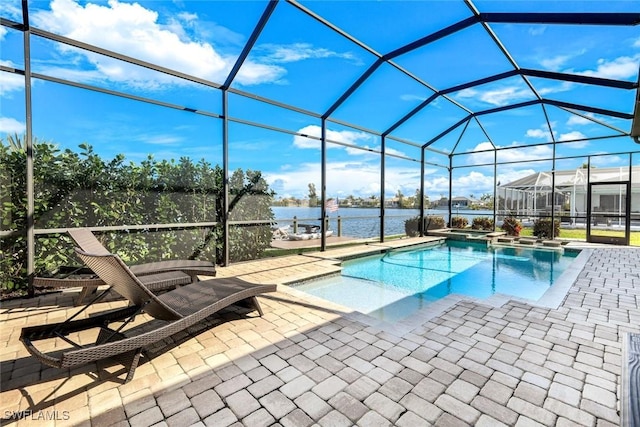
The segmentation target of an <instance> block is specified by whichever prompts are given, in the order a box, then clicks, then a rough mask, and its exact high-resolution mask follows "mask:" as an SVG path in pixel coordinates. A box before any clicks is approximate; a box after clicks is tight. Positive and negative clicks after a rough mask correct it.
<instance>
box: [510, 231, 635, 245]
mask: <svg viewBox="0 0 640 427" xmlns="http://www.w3.org/2000/svg"><path fill="white" fill-rule="evenodd" d="M598 234H599V235H604V236H620V232H616V231H613V230H612V231H607V230H598ZM520 235H521V236H524V237H530V236H533V228H530V227H524V228H523V229H522V231H520ZM557 237H558V238H560V239H576V240H584V241H586V240H587V230H586V229H579V228H561V229H560V235H559V236H557ZM629 244H630V245H631V246H640V231H632V232H631V237H630V239H629Z"/></svg>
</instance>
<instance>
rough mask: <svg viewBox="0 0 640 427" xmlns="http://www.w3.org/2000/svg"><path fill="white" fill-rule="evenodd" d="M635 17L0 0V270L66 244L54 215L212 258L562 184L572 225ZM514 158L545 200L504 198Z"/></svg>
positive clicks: (629, 113)
mask: <svg viewBox="0 0 640 427" xmlns="http://www.w3.org/2000/svg"><path fill="white" fill-rule="evenodd" d="M639 22H640V8H639V7H638V5H637V4H636V3H634V2H627V1H613V2H612V1H592V2H547V1H543V2H512V1H505V2H503V1H475V2H472V1H447V2H437V1H407V2H404V1H400V2H396V1H382V2H368V1H365V2H348V1H347V2H321V1H295V0H290V1H285V0H281V1H251V2H248V1H247V2H245V1H243V2H238V1H216V2H211V1H199V2H157V1H136V2H131V1H119V0H111V1H108V2H105V1H98V0H96V1H74V0H50V1H28V0H24V1H16V0H7V1H3V2H2V4H1V5H0V24H1V26H0V41H1V43H2V49H1V50H0V71H1V72H0V78H1V80H0V83H1V85H2V110H1V116H0V123H1V124H2V127H1V129H0V133H1V137H2V144H1V148H0V149H1V152H0V154H1V157H0V161H1V162H2V165H1V169H2V171H1V172H0V187H1V188H2V193H1V194H0V199H1V202H2V226H1V227H2V228H1V229H0V238H1V242H2V255H3V256H2V261H0V262H1V263H2V273H0V274H2V276H1V277H0V281H1V282H2V283H3V286H5V288H8V289H12V288H20V287H24V286H26V285H25V284H26V281H27V279H28V278H30V277H33V276H34V275H39V274H46V273H50V272H54V271H58V270H59V269H61V268H62V267H63V266H67V265H69V264H73V263H74V261H75V260H74V257H73V255H72V251H71V243H70V242H69V241H67V240H66V238H65V237H64V232H65V231H66V230H67V229H69V228H75V227H88V228H90V229H91V230H92V231H94V232H95V233H97V234H98V235H100V236H101V238H103V239H104V240H105V242H106V243H107V244H108V245H109V247H110V248H111V249H112V250H114V251H118V253H120V254H121V256H123V258H124V259H125V260H126V261H143V260H153V259H161V258H164V257H170V256H179V257H189V258H199V259H211V260H213V259H215V261H216V262H217V263H218V264H222V265H228V264H229V263H233V262H237V261H243V260H247V259H254V258H260V257H263V256H273V255H277V254H278V253H280V252H277V251H275V250H274V245H273V238H274V234H273V232H274V230H277V229H280V228H283V227H285V226H287V227H288V226H291V227H292V229H293V230H295V231H297V228H298V227H302V226H305V225H308V226H316V227H319V229H320V233H319V238H318V239H315V240H313V241H311V240H310V241H309V242H308V245H309V246H311V247H314V248H316V249H319V250H323V251H324V250H331V248H332V247H333V246H332V245H331V242H332V239H336V238H338V237H340V238H344V239H347V240H348V239H352V240H359V241H362V240H369V241H370V240H374V241H384V240H385V239H390V238H397V237H398V236H402V235H404V233H405V228H404V224H405V222H406V221H407V220H410V219H412V218H416V217H418V218H420V217H424V216H442V217H443V219H444V220H445V222H450V221H451V218H452V217H453V216H460V215H464V216H466V217H467V218H468V219H469V222H471V221H472V220H473V218H475V217H490V218H491V219H492V220H493V221H494V226H495V227H496V228H499V225H500V221H501V219H502V218H503V217H504V216H505V215H507V214H510V213H512V212H511V211H512V210H514V209H515V211H516V212H515V214H516V215H522V216H523V218H524V217H525V216H526V217H527V218H534V217H549V218H551V219H552V220H555V219H556V218H557V217H560V218H561V217H562V216H566V215H565V214H566V212H565V211H564V210H563V208H564V207H565V206H564V205H565V203H566V198H567V197H568V198H569V200H570V204H569V207H570V211H569V215H568V216H569V217H570V222H572V223H577V222H581V221H582V222H583V223H585V224H591V223H592V222H593V221H591V216H592V214H593V216H594V217H595V216H596V215H601V214H603V213H602V212H597V211H593V208H595V207H597V206H595V205H591V198H590V197H589V196H586V194H590V188H592V187H590V186H591V185H593V184H597V183H598V182H599V181H598V179H597V178H594V179H592V180H590V179H589V178H588V177H587V178H586V181H585V180H584V177H583V176H582V175H581V178H580V179H581V180H578V181H576V180H577V176H578V172H579V171H581V168H582V166H583V165H586V170H587V171H591V174H593V176H594V177H596V175H597V174H594V172H597V171H600V170H605V169H606V168H617V169H618V170H622V171H625V172H623V173H621V174H620V179H619V180H617V181H615V184H611V182H609V184H611V185H617V186H618V187H617V190H618V193H617V194H618V198H617V199H616V200H617V204H618V207H621V206H623V204H624V207H625V208H624V210H622V209H618V211H617V214H616V215H618V219H619V221H618V222H619V223H622V222H624V224H625V227H627V226H630V225H631V223H632V218H634V215H636V216H637V215H638V214H639V212H638V210H637V207H638V203H639V202H638V199H639V198H640V195H639V194H638V192H637V191H636V190H630V188H637V187H638V183H639V182H640V175H639V172H638V168H639V167H640V145H638V143H637V142H638V137H639V136H640V118H639V116H640V112H639V111H638V110H639V107H638V79H639V77H638V70H639V64H640V37H639V36H638V26H637V25H638V23H639ZM565 170H569V171H573V172H572V173H574V175H573V176H572V178H568V179H569V180H571V179H573V180H574V182H572V183H567V181H565V178H564V175H563V174H562V173H561V172H560V171H565ZM530 176H536V182H537V181H540V184H541V187H540V188H544V190H540V189H539V188H538V184H537V183H536V184H534V187H535V188H534V193H535V192H536V191H544V192H545V194H548V196H545V203H546V204H545V209H546V210H544V211H543V210H540V209H537V208H536V207H534V208H533V209H534V211H533V212H529V211H526V212H520V211H519V210H520V209H529V210H530V209H531V208H532V205H531V202H530V201H525V199H526V200H529V199H527V197H529V198H531V197H532V196H530V195H527V196H525V194H530V189H529V188H528V187H527V188H524V187H523V186H522V185H520V184H518V185H516V184H517V183H519V182H523V180H525V181H526V180H527V179H528V178H527V177H530ZM542 181H544V182H542ZM509 183H511V186H510V187H505V185H506V184H509ZM514 183H516V184H514ZM627 185H629V187H626V186H627ZM574 187H575V191H574V190H573V188H574ZM578 187H579V188H580V191H583V190H584V193H580V192H579V191H578ZM623 187H624V189H623ZM595 188H596V190H597V189H604V187H595ZM627 188H629V190H628V191H627ZM505 190H506V191H512V192H518V191H519V192H520V193H518V194H520V195H519V196H518V200H519V201H517V202H514V200H515V196H514V197H512V198H511V199H510V200H507V198H506V196H501V194H503V193H502V191H505ZM596 190H594V194H596V193H597V191H596ZM614 190H615V189H613V190H612V189H607V191H608V193H607V194H609V193H610V192H611V191H614ZM623 190H624V191H623ZM623 193H624V195H623ZM513 194H515V193H513ZM461 197H464V198H466V199H468V200H471V201H475V202H474V203H470V205H469V209H463V210H460V206H459V205H454V204H453V200H456V198H461ZM501 197H502V198H501ZM520 197H521V198H522V200H520V199H519V198H520ZM576 197H577V198H578V199H580V200H583V199H581V198H586V199H584V204H583V205H579V204H578V202H576V201H575V200H573V199H572V198H576ZM533 199H534V201H533V202H534V203H537V202H535V201H536V200H537V199H538V197H537V196H533ZM571 200H573V201H571ZM594 200H595V199H594ZM623 200H624V203H623V202H622V201H623ZM442 201H444V203H442ZM439 202H440V203H439ZM503 202H504V203H505V204H504V205H503V204H502V203H503ZM507 203H511V205H508V206H507ZM513 203H516V205H514V204H513ZM612 203H616V202H615V201H614V202H612ZM514 206H515V207H514ZM579 207H580V209H578V208H579ZM582 207H584V209H582ZM547 208H548V209H547ZM574 208H576V209H574ZM623 211H624V212H623ZM604 214H606V213H604ZM563 222H564V221H563ZM420 223H422V222H420ZM329 230H332V232H333V235H332V236H328V234H329V233H327V232H328V231H329ZM421 232H424V230H421ZM560 237H562V234H561V236H560ZM582 238H583V239H586V240H588V234H585V236H584V237H582ZM628 240H629V239H627V243H628ZM276 249H277V248H276ZM3 289H4V288H3Z"/></svg>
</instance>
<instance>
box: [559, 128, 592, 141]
mask: <svg viewBox="0 0 640 427" xmlns="http://www.w3.org/2000/svg"><path fill="white" fill-rule="evenodd" d="M584 138H586V136H585V135H584V134H583V133H582V132H579V131H577V130H574V131H571V132H568V133H563V134H560V137H559V138H558V141H573V140H576V139H584Z"/></svg>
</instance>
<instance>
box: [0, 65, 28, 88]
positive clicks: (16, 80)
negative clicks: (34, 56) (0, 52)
mask: <svg viewBox="0 0 640 427" xmlns="http://www.w3.org/2000/svg"><path fill="white" fill-rule="evenodd" d="M0 65H4V66H5V67H10V68H15V66H16V65H15V64H14V63H13V62H11V61H2V60H0ZM22 90H24V76H21V75H19V74H12V73H7V72H4V71H0V96H3V97H4V96H8V95H9V94H10V93H11V92H17V91H22Z"/></svg>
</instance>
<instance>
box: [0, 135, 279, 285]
mask: <svg viewBox="0 0 640 427" xmlns="http://www.w3.org/2000/svg"><path fill="white" fill-rule="evenodd" d="M25 146H26V145H25V144H24V140H23V139H22V138H20V137H18V136H15V137H13V136H10V137H7V138H0V205H1V206H2V208H1V209H0V230H2V231H15V233H13V234H8V235H7V236H6V237H3V238H2V239H0V293H5V292H14V291H24V290H26V289H27V286H28V281H27V239H26V231H25V230H26V229H27V215H26V213H27V197H26V194H27V183H26V177H27V167H26V158H27V156H26V149H25ZM33 146H34V147H33V148H34V164H35V167H34V182H35V184H34V193H35V194H34V199H35V200H34V219H35V221H36V224H37V227H38V228H45V229H46V228H58V229H60V228H74V227H91V226H124V225H150V227H149V230H138V231H130V232H122V231H121V232H114V233H102V234H103V239H104V240H105V244H106V245H107V247H108V248H109V249H110V250H112V251H117V252H118V255H120V256H121V257H122V258H123V259H124V261H125V262H130V263H140V262H146V261H157V260H160V259H170V258H190V259H207V260H211V261H214V260H215V261H216V262H217V263H221V262H222V261H223V260H224V258H223V256H224V253H223V251H222V249H223V231H224V229H223V224H222V222H221V221H220V220H221V219H222V218H224V217H225V212H224V210H223V201H224V200H223V198H224V193H223V191H222V189H223V186H222V183H223V182H224V179H225V176H224V173H223V170H222V168H221V167H220V166H218V165H212V164H210V163H208V162H206V161H205V160H201V161H199V162H194V161H192V160H191V159H189V158H187V157H182V158H180V159H179V160H178V161H174V160H170V161H169V160H161V161H159V160H155V159H153V157H152V156H149V157H147V158H146V159H144V160H142V161H140V162H138V163H134V162H126V161H125V157H124V155H122V154H118V155H116V156H115V157H114V158H113V159H111V160H107V159H103V158H102V157H101V156H99V155H98V154H97V153H95V152H94V151H93V148H92V147H91V146H90V145H89V144H86V143H83V144H81V145H80V146H79V147H80V150H79V151H78V152H74V151H72V150H70V149H65V150H61V149H60V148H58V147H57V146H56V145H54V144H52V143H49V142H46V141H38V140H37V139H36V138H34V141H33ZM228 179H229V197H228V207H227V211H228V212H229V214H228V215H229V220H230V221H238V222H241V221H246V220H251V219H256V218H259V219H265V220H273V218H274V217H273V212H272V210H271V208H270V205H271V200H272V197H273V191H272V190H270V189H269V186H268V184H267V182H266V180H265V179H264V178H263V177H262V174H261V172H259V171H250V170H246V171H243V170H241V169H238V170H236V171H234V172H231V171H230V173H229V177H228ZM214 221H218V222H217V223H216V224H214V225H212V226H206V227H205V226H203V227H197V228H196V227H188V228H186V229H184V230H178V229H169V230H154V229H153V227H152V225H153V224H174V223H195V224H198V223H212V222H214ZM271 235H272V233H271V229H270V225H269V224H264V225H257V226H255V225H244V224H240V225H233V226H231V227H229V240H230V242H231V243H230V245H229V246H230V248H229V256H230V259H231V260H232V261H244V260H248V259H254V258H257V257H259V256H260V254H262V253H263V252H264V251H265V250H266V249H268V248H269V246H270V243H271ZM63 241H64V239H60V237H59V236H55V235H53V233H52V234H51V235H39V236H37V241H36V244H35V266H34V267H35V274H36V275H46V274H49V273H54V272H55V271H56V269H57V268H59V267H61V266H65V265H69V263H73V264H75V263H77V259H76V257H75V254H74V253H73V246H70V245H67V247H66V248H63V247H61V243H62V242H63Z"/></svg>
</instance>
